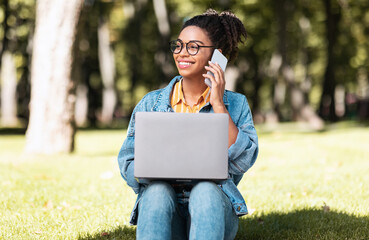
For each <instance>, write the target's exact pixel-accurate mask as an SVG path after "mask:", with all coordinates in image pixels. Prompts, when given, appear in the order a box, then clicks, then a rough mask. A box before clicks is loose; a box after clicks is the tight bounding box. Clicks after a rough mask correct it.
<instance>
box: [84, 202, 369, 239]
mask: <svg viewBox="0 0 369 240" xmlns="http://www.w3.org/2000/svg"><path fill="white" fill-rule="evenodd" d="M368 236H369V216H366V217H356V216H353V215H348V214H344V213H338V212H333V211H327V209H326V211H323V210H317V209H306V210H298V211H295V212H290V213H286V214H282V213H270V214H266V215H261V216H251V217H243V218H241V219H240V224H239V231H238V234H237V236H236V240H240V239H251V240H254V239H268V240H272V239H278V240H279V239H291V240H292V239H293V240H295V239H301V240H305V239H314V240H315V239H332V240H338V239H362V240H364V239H368ZM135 238H136V234H135V228H134V227H127V226H124V227H119V228H117V229H116V230H114V231H106V232H105V231H103V232H100V233H98V234H95V235H92V236H87V237H80V238H79V240H95V239H96V240H97V239H124V240H126V239H127V240H129V239H135Z"/></svg>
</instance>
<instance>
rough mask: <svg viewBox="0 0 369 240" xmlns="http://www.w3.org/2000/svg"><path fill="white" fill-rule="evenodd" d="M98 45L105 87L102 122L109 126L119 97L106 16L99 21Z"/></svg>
mask: <svg viewBox="0 0 369 240" xmlns="http://www.w3.org/2000/svg"><path fill="white" fill-rule="evenodd" d="M98 43H99V46H98V51H99V65H100V73H101V78H102V82H103V85H104V89H103V96H102V111H101V119H100V120H101V122H102V123H103V124H105V125H108V124H110V123H111V122H112V121H113V115H114V109H115V106H116V103H117V96H116V92H115V83H114V78H115V61H114V52H113V49H112V47H111V46H110V33H109V26H108V22H107V20H106V18H105V16H101V17H100V19H99V27H98Z"/></svg>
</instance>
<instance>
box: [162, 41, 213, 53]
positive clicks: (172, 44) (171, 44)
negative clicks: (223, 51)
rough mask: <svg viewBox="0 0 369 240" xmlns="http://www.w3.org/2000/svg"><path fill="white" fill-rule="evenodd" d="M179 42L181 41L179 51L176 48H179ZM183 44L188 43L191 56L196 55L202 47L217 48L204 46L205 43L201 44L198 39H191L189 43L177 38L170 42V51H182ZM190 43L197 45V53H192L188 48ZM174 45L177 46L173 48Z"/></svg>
mask: <svg viewBox="0 0 369 240" xmlns="http://www.w3.org/2000/svg"><path fill="white" fill-rule="evenodd" d="M178 42H179V43H181V48H180V49H179V51H178V50H176V49H177V43H178ZM183 44H185V45H186V50H187V53H188V54H189V55H191V56H195V55H196V54H197V53H198V52H199V50H200V48H216V47H215V46H203V45H199V44H198V43H197V42H196V41H189V42H188V43H184V42H183V41H182V40H181V39H176V40H172V41H170V42H169V48H170V51H171V52H172V53H174V54H178V53H180V52H181V51H182V49H183ZM188 44H195V45H196V46H197V51H196V53H190V51H189V50H188V49H189V47H188ZM173 47H175V48H173Z"/></svg>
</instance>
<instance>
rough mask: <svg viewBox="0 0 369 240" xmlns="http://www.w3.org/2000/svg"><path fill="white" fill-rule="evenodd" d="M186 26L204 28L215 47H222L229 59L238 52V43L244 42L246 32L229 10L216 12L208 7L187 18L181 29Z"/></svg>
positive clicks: (233, 57)
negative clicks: (202, 11)
mask: <svg viewBox="0 0 369 240" xmlns="http://www.w3.org/2000/svg"><path fill="white" fill-rule="evenodd" d="M188 26H196V27H199V28H201V29H204V30H205V31H206V32H207V35H208V37H209V38H210V40H211V41H212V43H213V45H215V46H216V48H220V49H222V53H223V54H224V55H225V56H227V57H228V60H229V61H232V60H234V59H235V58H236V57H237V53H238V43H239V42H241V43H244V41H243V40H242V37H244V39H245V40H246V38H247V33H246V29H245V27H244V25H243V24H242V22H241V20H240V19H239V18H237V17H236V15H234V13H232V12H230V11H224V12H221V13H218V12H217V11H215V10H214V9H208V10H206V12H205V13H203V14H201V15H197V16H194V17H192V18H191V19H189V20H187V21H186V22H185V23H184V24H183V26H182V30H183V29H184V28H186V27H188Z"/></svg>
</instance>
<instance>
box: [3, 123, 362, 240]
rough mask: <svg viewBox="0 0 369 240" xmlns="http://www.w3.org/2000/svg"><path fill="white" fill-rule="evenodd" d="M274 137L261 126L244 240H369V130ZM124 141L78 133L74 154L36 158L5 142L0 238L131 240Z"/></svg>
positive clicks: (14, 138)
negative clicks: (121, 157) (122, 168)
mask: <svg viewBox="0 0 369 240" xmlns="http://www.w3.org/2000/svg"><path fill="white" fill-rule="evenodd" d="M277 129H280V130H278V131H276V130H275V129H274V130H273V131H269V130H266V129H264V128H262V127H260V128H258V132H259V144H260V154H259V157H258V160H257V162H256V163H255V165H254V167H253V168H251V169H250V170H249V171H248V172H247V173H246V175H245V177H244V178H243V180H242V181H241V183H240V185H239V188H240V190H241V192H242V194H243V195H244V197H245V199H246V202H247V203H248V207H249V210H250V214H249V215H248V216H244V217H242V218H241V220H240V227H239V232H238V235H237V239H369V187H368V183H369V174H368V173H369V147H368V143H369V128H368V127H359V126H346V127H337V126H331V127H329V129H328V130H327V131H324V132H319V133H317V132H309V131H302V130H301V129H300V128H298V127H296V126H292V128H291V126H290V125H284V126H281V127H278V128H277ZM291 129H292V130H291ZM0 133H1V132H0ZM124 137H125V131H124V130H94V131H92V130H90V131H79V132H78V133H77V136H76V147H77V148H76V152H75V153H74V154H71V155H57V156H47V155H43V156H35V155H33V156H32V155H25V154H24V153H23V148H24V143H25V139H24V136H23V135H21V134H9V133H8V132H6V134H4V133H3V134H1V135H0V239H134V238H135V228H134V227H131V226H129V224H128V220H129V215H130V211H131V208H132V206H133V203H134V201H135V197H136V196H135V195H134V193H133V191H132V190H131V189H130V188H128V187H127V186H126V185H125V183H124V181H123V180H122V179H121V176H120V174H119V171H118V164H117V161H116V155H117V153H118V151H119V148H120V146H121V144H122V141H123V140H124Z"/></svg>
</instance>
